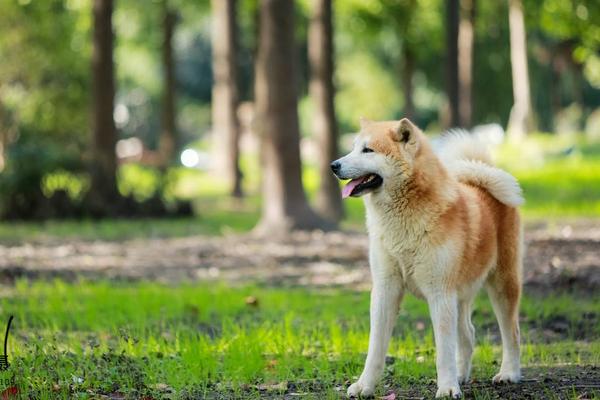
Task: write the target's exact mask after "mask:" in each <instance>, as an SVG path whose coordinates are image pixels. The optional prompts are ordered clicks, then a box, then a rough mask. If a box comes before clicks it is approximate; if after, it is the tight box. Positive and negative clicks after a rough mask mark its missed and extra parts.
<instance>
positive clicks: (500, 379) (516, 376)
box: [492, 371, 521, 383]
mask: <svg viewBox="0 0 600 400" xmlns="http://www.w3.org/2000/svg"><path fill="white" fill-rule="evenodd" d="M520 380H521V373H520V372H518V371H517V372H500V373H499V374H497V375H496V376H494V377H493V378H492V382H494V383H504V382H512V383H517V382H519V381H520Z"/></svg>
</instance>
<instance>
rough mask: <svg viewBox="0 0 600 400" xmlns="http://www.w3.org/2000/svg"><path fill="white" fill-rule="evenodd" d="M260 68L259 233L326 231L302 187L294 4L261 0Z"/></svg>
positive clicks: (257, 92)
mask: <svg viewBox="0 0 600 400" xmlns="http://www.w3.org/2000/svg"><path fill="white" fill-rule="evenodd" d="M259 18H260V31H259V32H260V33H259V42H258V54H257V57H256V66H255V74H256V77H255V99H256V128H257V131H258V133H259V135H260V137H261V164H262V187H263V190H262V191H263V199H262V216H261V220H260V222H259V224H258V226H257V228H256V230H257V231H258V232H259V233H267V232H268V233H270V234H273V233H274V232H286V231H289V230H292V229H314V228H323V227H325V226H326V225H327V224H326V223H325V221H324V220H322V219H321V218H319V217H318V216H317V215H316V214H315V213H314V212H313V211H312V209H311V208H310V207H309V205H308V202H307V200H306V195H305V193H304V188H303V187H302V168H301V164H300V132H299V131H300V129H299V124H298V110H297V106H298V103H297V98H296V96H297V94H296V92H297V86H296V70H295V59H296V54H295V50H294V49H295V46H294V2H293V1H290V0H285V1H283V0H261V2H260V17H259Z"/></svg>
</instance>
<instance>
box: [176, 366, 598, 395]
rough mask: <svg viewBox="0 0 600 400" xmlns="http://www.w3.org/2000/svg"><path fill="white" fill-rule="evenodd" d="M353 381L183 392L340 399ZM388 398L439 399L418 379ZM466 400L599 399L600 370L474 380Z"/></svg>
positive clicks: (389, 382) (389, 384)
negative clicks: (504, 380)
mask: <svg viewBox="0 0 600 400" xmlns="http://www.w3.org/2000/svg"><path fill="white" fill-rule="evenodd" d="M349 384H350V381H349V380H348V381H346V382H343V383H335V382H321V381H319V380H310V381H299V382H278V383H276V384H272V385H266V384H257V385H246V386H245V387H244V388H242V390H241V392H240V391H239V390H237V391H230V390H227V389H225V388H223V387H218V386H219V385H215V386H214V387H209V388H208V390H207V389H206V388H203V389H202V390H201V391H195V390H194V389H188V390H186V391H185V392H184V393H182V397H181V398H184V399H188V398H189V399H192V398H198V397H197V395H198V394H200V393H201V394H202V396H201V397H202V398H205V399H215V400H216V399H219V400H220V399H237V398H239V399H242V398H264V399H286V400H292V399H321V398H325V396H327V394H326V393H327V391H328V392H329V393H331V391H332V390H333V391H334V392H337V393H339V398H347V397H346V394H345V392H346V388H347V387H348V385H349ZM381 385H383V388H384V395H378V396H376V397H375V399H388V400H392V399H397V400H400V399H404V400H408V399H411V400H417V399H423V400H424V399H432V398H434V397H435V391H436V384H435V381H434V380H431V379H428V380H423V379H414V380H411V382H410V383H407V384H406V385H404V386H401V387H399V386H398V384H397V383H396V382H394V380H393V379H391V378H386V379H384V381H383V382H382V383H381ZM461 389H462V391H463V398H464V399H502V400H504V399H509V400H530V399H531V400H533V399H581V400H585V399H596V398H598V397H599V396H600V367H598V366H594V365H587V366H586V365H584V366H575V365H573V366H561V367H532V368H524V369H523V380H522V382H520V383H516V384H492V383H491V378H490V379H489V380H486V381H478V380H473V381H472V382H470V383H467V384H464V385H462V386H461Z"/></svg>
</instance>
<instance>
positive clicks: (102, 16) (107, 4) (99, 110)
mask: <svg viewBox="0 0 600 400" xmlns="http://www.w3.org/2000/svg"><path fill="white" fill-rule="evenodd" d="M112 11H113V1H112V0H94V7H93V13H94V39H93V40H94V42H93V56H92V99H93V100H92V101H93V109H92V135H93V136H92V166H91V187H90V196H91V198H92V199H93V200H94V203H95V204H96V205H97V206H98V207H100V208H106V206H108V205H110V204H111V203H110V202H112V201H113V200H114V199H115V198H116V197H117V196H118V191H117V180H116V174H117V160H116V155H115V145H116V142H117V132H116V128H115V123H114V120H113V109H114V97H115V77H114V63H113V31H112Z"/></svg>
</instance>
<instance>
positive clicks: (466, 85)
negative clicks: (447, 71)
mask: <svg viewBox="0 0 600 400" xmlns="http://www.w3.org/2000/svg"><path fill="white" fill-rule="evenodd" d="M475 4H476V0H460V22H459V26H458V97H459V105H458V114H459V121H460V126H462V127H465V128H469V127H471V124H472V118H473V45H474V32H475V30H474V25H475Z"/></svg>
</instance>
